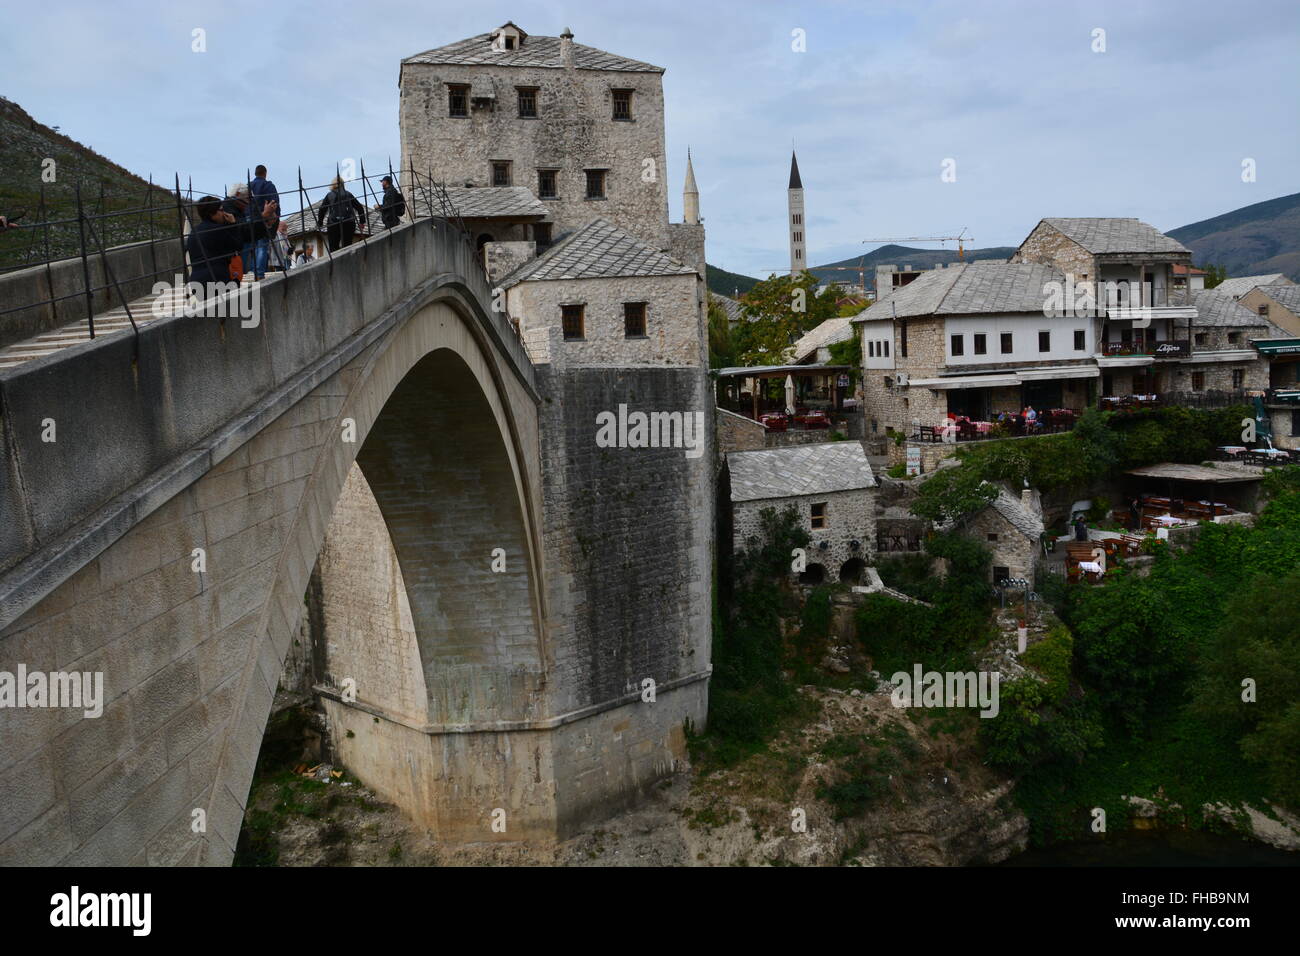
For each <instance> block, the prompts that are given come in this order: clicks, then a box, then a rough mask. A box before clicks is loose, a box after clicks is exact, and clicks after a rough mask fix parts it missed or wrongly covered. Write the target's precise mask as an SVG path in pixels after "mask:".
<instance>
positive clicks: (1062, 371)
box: [1016, 365, 1101, 382]
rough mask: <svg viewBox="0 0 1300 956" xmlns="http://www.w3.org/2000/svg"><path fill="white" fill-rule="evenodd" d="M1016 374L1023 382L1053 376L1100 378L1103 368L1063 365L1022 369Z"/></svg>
mask: <svg viewBox="0 0 1300 956" xmlns="http://www.w3.org/2000/svg"><path fill="white" fill-rule="evenodd" d="M1016 375H1017V376H1018V377H1019V378H1020V381H1022V382H1037V381H1041V380H1042V379H1051V378H1098V377H1100V375H1101V369H1099V368H1097V366H1095V365H1061V366H1057V367H1056V368H1027V369H1021V370H1020V371H1019V372H1017V373H1016Z"/></svg>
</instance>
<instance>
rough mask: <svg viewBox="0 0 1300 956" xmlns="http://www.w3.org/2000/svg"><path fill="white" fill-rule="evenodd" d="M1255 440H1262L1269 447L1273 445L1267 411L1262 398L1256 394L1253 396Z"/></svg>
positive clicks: (1271, 429)
mask: <svg viewBox="0 0 1300 956" xmlns="http://www.w3.org/2000/svg"><path fill="white" fill-rule="evenodd" d="M1255 440H1256V441H1261V442H1263V443H1264V444H1266V445H1267V446H1268V447H1269V448H1272V447H1273V428H1272V426H1271V424H1270V422H1269V415H1268V412H1267V411H1266V410H1265V409H1264V400H1263V399H1262V398H1260V397H1259V396H1258V395H1256V396H1255Z"/></svg>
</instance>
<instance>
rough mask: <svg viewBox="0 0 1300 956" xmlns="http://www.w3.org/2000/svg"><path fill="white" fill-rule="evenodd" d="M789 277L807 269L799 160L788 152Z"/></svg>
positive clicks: (792, 153)
mask: <svg viewBox="0 0 1300 956" xmlns="http://www.w3.org/2000/svg"><path fill="white" fill-rule="evenodd" d="M789 202H790V222H789V226H790V275H792V276H794V275H798V274H799V273H800V272H803V271H804V270H805V269H807V268H808V259H807V252H806V249H807V247H806V245H805V242H804V221H803V180H801V179H800V178H799V160H798V159H797V158H796V157H795V154H794V151H793V150H791V151H790V200H789Z"/></svg>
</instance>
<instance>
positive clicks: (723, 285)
mask: <svg viewBox="0 0 1300 956" xmlns="http://www.w3.org/2000/svg"><path fill="white" fill-rule="evenodd" d="M704 270H705V274H706V276H707V279H706V281H707V283H708V286H709V291H710V292H712V293H714V294H715V295H726V296H731V297H733V298H734V297H735V296H737V295H744V294H745V293H746V292H748V291H749V290H750V289H752V288H754V286H756V285H758V281H759V280H757V279H755V278H753V277H752V276H746V275H741V274H740V273H739V272H728V271H727V270H726V269H719V268H718V267H717V266H711V265H709V264H708V263H707V262H706V263H705V264H704Z"/></svg>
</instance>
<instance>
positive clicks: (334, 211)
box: [316, 176, 366, 252]
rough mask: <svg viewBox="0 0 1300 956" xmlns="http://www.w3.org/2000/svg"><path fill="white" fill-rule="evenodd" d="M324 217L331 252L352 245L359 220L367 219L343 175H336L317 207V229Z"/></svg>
mask: <svg viewBox="0 0 1300 956" xmlns="http://www.w3.org/2000/svg"><path fill="white" fill-rule="evenodd" d="M322 219H324V220H325V222H326V223H327V224H328V226H327V229H326V233H325V234H326V238H327V239H328V241H329V247H330V252H334V251H336V250H338V249H339V248H341V247H343V246H350V245H352V237H353V236H355V235H356V232H357V222H358V221H360V222H362V223H364V222H365V221H366V211H365V209H363V208H362V206H361V203H359V202H357V197H356V196H354V195H352V193H350V192H348V190H347V187H346V186H344V185H343V178H342V177H341V176H335V177H334V183H333V188H332V189H330V191H329V193H328V194H326V196H325V198H324V199H322V200H321V204H320V205H319V206H318V207H317V208H316V228H317V229H320V227H321V220H322Z"/></svg>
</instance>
